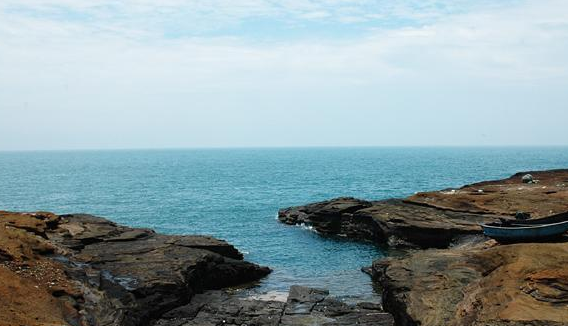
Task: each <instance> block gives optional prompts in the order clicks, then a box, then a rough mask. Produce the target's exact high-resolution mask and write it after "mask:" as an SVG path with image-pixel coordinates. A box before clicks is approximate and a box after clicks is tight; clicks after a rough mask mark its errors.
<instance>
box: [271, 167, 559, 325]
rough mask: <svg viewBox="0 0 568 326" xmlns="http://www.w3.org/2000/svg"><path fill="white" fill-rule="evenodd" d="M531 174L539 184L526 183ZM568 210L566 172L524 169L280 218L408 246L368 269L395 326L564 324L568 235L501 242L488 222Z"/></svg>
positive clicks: (335, 202) (343, 201)
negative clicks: (485, 231) (488, 231)
mask: <svg viewBox="0 0 568 326" xmlns="http://www.w3.org/2000/svg"><path fill="white" fill-rule="evenodd" d="M527 173H530V174H532V176H533V177H534V179H535V182H534V183H533V182H531V183H524V182H523V180H522V177H523V175H525V174H527ZM518 211H522V212H524V213H528V214H530V216H531V217H532V218H539V217H544V216H547V215H553V214H556V213H562V212H566V211H568V170H565V169H558V170H548V171H531V172H520V173H516V174H514V175H513V176H511V177H510V178H507V179H503V180H493V181H483V182H478V183H474V184H471V185H466V186H463V187H460V188H456V189H444V190H440V191H430V192H424V193H418V194H415V195H413V196H410V197H408V198H406V199H402V200H400V199H398V200H397V199H388V200H381V201H364V200H359V199H356V198H350V197H347V198H345V197H344V198H336V199H332V200H329V201H324V202H319V203H314V204H308V205H304V206H296V207H290V208H287V209H282V210H280V212H279V220H280V221H281V222H282V223H285V224H289V225H297V224H305V225H310V226H312V227H313V228H314V229H316V230H317V231H318V232H319V233H321V234H323V235H330V236H338V235H341V236H346V237H349V238H351V239H354V240H359V241H371V242H373V243H375V244H378V245H381V246H387V247H389V248H401V249H403V250H404V249H407V250H408V251H407V253H406V254H405V255H403V256H402V257H388V258H386V259H381V260H377V261H375V262H373V265H372V267H370V268H365V269H364V270H365V271H366V272H368V273H369V274H370V275H371V276H372V277H373V279H374V280H375V281H376V282H377V283H378V284H379V285H380V286H381V288H382V290H383V305H384V308H385V310H386V311H387V312H390V313H392V314H393V315H394V317H395V320H396V325H404V326H407V325H409V326H410V325H423V326H424V325H431V326H438V325H440V326H442V325H444V326H445V325H485V326H502V325H508V326H512V325H514V326H521V325H522V326H526V325H565V322H566V321H568V309H566V304H568V299H567V298H568V268H567V267H565V266H564V265H565V262H566V261H568V237H567V236H564V237H563V238H561V239H559V240H557V241H554V242H550V243H518V244H499V243H498V242H496V241H495V240H490V239H489V238H485V237H484V236H483V235H482V230H481V227H480V226H479V223H481V222H484V223H485V222H491V221H497V220H499V219H500V218H505V219H514V215H515V213H517V212H518Z"/></svg>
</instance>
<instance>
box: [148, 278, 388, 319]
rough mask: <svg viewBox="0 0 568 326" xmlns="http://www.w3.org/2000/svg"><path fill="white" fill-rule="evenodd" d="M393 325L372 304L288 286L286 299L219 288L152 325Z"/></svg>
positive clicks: (169, 313) (377, 306)
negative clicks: (256, 297)
mask: <svg viewBox="0 0 568 326" xmlns="http://www.w3.org/2000/svg"><path fill="white" fill-rule="evenodd" d="M198 325H199V326H214V325H233V326H237V325H238V326H245V325H248V326H312V325H321V326H324V325H326V326H339V325H345V326H347V325H350V326H351V325H368V326H393V325H394V320H393V318H392V316H391V315H390V314H388V313H384V312H383V311H382V310H381V307H380V306H379V305H377V304H373V303H359V304H357V305H348V304H345V303H343V302H341V301H339V300H337V299H334V298H332V297H330V296H329V293H328V292H327V291H325V290H318V289H311V288H306V287H300V286H293V287H291V288H290V293H289V296H288V299H287V301H286V302H279V301H262V300H251V299H246V298H239V297H236V296H231V295H228V294H227V293H226V292H223V291H209V292H207V293H204V294H199V295H196V296H195V297H194V298H193V300H192V301H191V303H189V304H188V305H185V306H182V307H179V308H177V309H174V310H171V311H169V312H168V313H166V314H164V315H163V317H162V319H160V320H158V321H157V322H156V324H155V326H198Z"/></svg>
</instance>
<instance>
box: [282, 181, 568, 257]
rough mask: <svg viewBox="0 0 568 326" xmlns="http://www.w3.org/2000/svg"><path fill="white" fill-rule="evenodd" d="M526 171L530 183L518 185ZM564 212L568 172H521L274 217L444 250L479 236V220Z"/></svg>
mask: <svg viewBox="0 0 568 326" xmlns="http://www.w3.org/2000/svg"><path fill="white" fill-rule="evenodd" d="M527 173H530V174H531V175H532V176H533V178H534V181H535V183H530V184H527V183H524V182H523V180H522V176H523V175H525V174H527ZM566 211H568V170H552V171H540V172H538V171H537V172H534V171H531V172H521V173H517V174H515V175H513V176H512V177H510V178H508V179H504V180H496V181H486V182H480V183H476V184H472V185H468V186H464V187H462V188H460V189H446V190H442V191H432V192H425V193H418V194H416V195H414V196H410V197H409V198H406V199H403V200H400V199H389V200H382V201H372V202H371V201H365V200H360V199H356V198H350V197H343V198H336V199H332V200H329V201H324V202H319V203H313V204H308V205H303V206H297V207H290V208H286V209H282V210H280V211H279V213H278V219H279V220H280V221H281V222H283V223H286V224H290V225H295V224H305V225H310V226H313V227H314V229H315V230H316V231H318V232H319V233H321V234H324V235H340V236H345V237H348V238H352V239H357V240H368V241H373V242H377V243H384V244H397V245H399V244H401V243H402V244H403V245H404V244H410V245H415V246H418V247H421V248H431V247H434V248H445V247H447V246H448V245H450V244H451V243H452V241H454V240H455V239H456V238H459V237H461V236H463V235H471V234H481V232H482V230H481V227H480V226H479V223H481V222H485V223H487V222H494V221H498V220H499V219H500V218H505V219H512V218H513V216H515V214H516V213H518V212H523V213H526V214H530V217H531V218H538V217H543V216H547V215H553V214H557V213H563V212H566ZM401 240H402V242H401Z"/></svg>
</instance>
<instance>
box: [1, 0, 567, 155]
mask: <svg viewBox="0 0 568 326" xmlns="http://www.w3.org/2000/svg"><path fill="white" fill-rule="evenodd" d="M567 125H568V1H566V0H526V1H522V0H500V1H494V0H401V1H393V0H388V1H386V0H188V1H181V0H160V1H156V0H140V1H135V0H122V1H110V0H0V150H13V149H16V150H18V149H72V148H73V149H74V148H161V147H233V146H321V145H323V146H349V145H555V144H556V145H568V126H567Z"/></svg>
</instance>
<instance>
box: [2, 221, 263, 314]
mask: <svg viewBox="0 0 568 326" xmlns="http://www.w3.org/2000/svg"><path fill="white" fill-rule="evenodd" d="M269 272H270V269H269V268H267V267H261V266H258V265H255V264H252V263H249V262H246V261H243V255H242V254H241V253H240V252H239V251H238V250H237V249H235V248H234V247H233V246H232V245H230V244H228V243H226V242H225V241H221V240H217V239H214V238H211V237H205V236H170V235H162V234H158V233H155V232H154V231H152V230H149V229H135V228H129V227H125V226H121V225H117V224H115V223H113V222H110V221H108V220H106V219H103V218H100V217H95V216H90V215H62V216H57V215H54V214H51V213H29V214H26V213H10V212H0V279H1V280H2V282H1V283H0V316H2V323H3V324H2V325H150V324H151V323H153V321H154V320H156V319H158V318H159V317H160V316H161V315H162V314H164V313H165V312H167V311H169V310H171V309H174V308H177V307H179V306H182V305H184V304H187V303H188V302H189V301H190V299H191V298H192V297H193V296H194V295H196V294H197V293H201V292H203V291H205V290H210V289H219V288H222V287H226V286H232V285H238V284H243V283H247V282H252V281H256V280H258V279H260V278H262V277H264V276H265V275H267V274H268V273H269Z"/></svg>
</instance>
